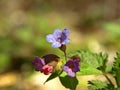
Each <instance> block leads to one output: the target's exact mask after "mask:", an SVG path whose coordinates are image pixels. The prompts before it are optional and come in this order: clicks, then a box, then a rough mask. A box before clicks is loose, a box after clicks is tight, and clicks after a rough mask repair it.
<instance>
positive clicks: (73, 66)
mask: <svg viewBox="0 0 120 90" xmlns="http://www.w3.org/2000/svg"><path fill="white" fill-rule="evenodd" d="M79 66H80V65H79V61H78V60H73V59H70V60H69V61H67V62H66V64H65V65H64V66H63V70H64V71H65V72H67V73H68V76H70V77H75V73H76V72H78V71H80V67H79Z"/></svg>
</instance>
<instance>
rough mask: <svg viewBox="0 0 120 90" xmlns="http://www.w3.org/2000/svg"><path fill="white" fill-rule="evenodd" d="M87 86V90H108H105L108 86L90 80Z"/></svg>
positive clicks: (98, 81)
mask: <svg viewBox="0 0 120 90" xmlns="http://www.w3.org/2000/svg"><path fill="white" fill-rule="evenodd" d="M88 84H89V86H88V88H89V90H108V89H107V87H108V84H107V83H105V82H102V81H100V80H92V81H89V82H88ZM105 88H106V89H105Z"/></svg>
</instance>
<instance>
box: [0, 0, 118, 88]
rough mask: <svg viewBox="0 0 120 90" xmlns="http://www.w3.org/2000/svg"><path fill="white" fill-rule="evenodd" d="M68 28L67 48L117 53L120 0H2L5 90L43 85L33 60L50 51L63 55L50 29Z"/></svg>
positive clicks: (0, 58)
mask: <svg viewBox="0 0 120 90" xmlns="http://www.w3.org/2000/svg"><path fill="white" fill-rule="evenodd" d="M64 28H69V29H70V32H71V33H70V37H69V38H70V40H71V42H70V44H68V46H67V52H70V51H73V50H78V49H85V50H89V51H92V52H107V53H109V54H110V55H115V51H116V50H118V49H119V46H120V0H75V1H73V0H69V1H68V0H28V1H26V0H0V90H34V89H35V90H38V89H39V88H40V87H41V86H40V87H38V86H36V84H35V85H34V83H33V82H34V81H33V79H31V76H32V75H33V74H36V73H35V72H34V67H33V66H32V65H31V62H32V60H33V59H34V57H35V56H43V55H45V54H48V53H54V54H58V55H63V53H62V52H61V51H60V50H59V49H53V48H52V47H51V44H50V43H48V42H47V41H46V35H47V34H50V33H53V31H54V30H55V29H61V30H63V29H64ZM110 59H111V58H110ZM38 78H39V77H38ZM38 84H39V82H38ZM83 86H84V85H83ZM52 89H53V88H52ZM64 89H65V88H64ZM39 90H41V89H39ZM42 90H43V89H42ZM45 90H47V89H45ZM53 90H54V89H53ZM55 90H56V89H55ZM60 90H61V89H60ZM62 90H63V88H62ZM65 90H67V89H65ZM78 90H79V89H78ZM81 90H82V89H81Z"/></svg>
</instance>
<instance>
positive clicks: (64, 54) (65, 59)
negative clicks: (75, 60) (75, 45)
mask: <svg viewBox="0 0 120 90" xmlns="http://www.w3.org/2000/svg"><path fill="white" fill-rule="evenodd" d="M64 56H65V60H66V61H67V55H66V52H65V51H64Z"/></svg>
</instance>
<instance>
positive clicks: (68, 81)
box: [59, 75, 78, 90]
mask: <svg viewBox="0 0 120 90" xmlns="http://www.w3.org/2000/svg"><path fill="white" fill-rule="evenodd" d="M59 79H60V81H61V83H62V85H63V86H64V87H65V88H69V89H70V90H75V89H76V87H77V85H78V80H77V78H76V77H69V76H68V75H66V76H64V77H61V76H60V77H59Z"/></svg>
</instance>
